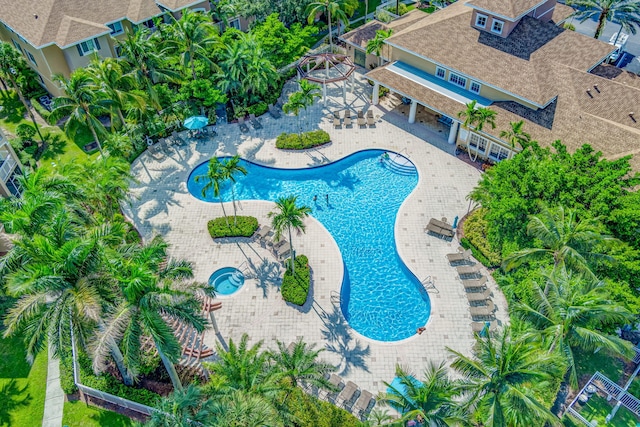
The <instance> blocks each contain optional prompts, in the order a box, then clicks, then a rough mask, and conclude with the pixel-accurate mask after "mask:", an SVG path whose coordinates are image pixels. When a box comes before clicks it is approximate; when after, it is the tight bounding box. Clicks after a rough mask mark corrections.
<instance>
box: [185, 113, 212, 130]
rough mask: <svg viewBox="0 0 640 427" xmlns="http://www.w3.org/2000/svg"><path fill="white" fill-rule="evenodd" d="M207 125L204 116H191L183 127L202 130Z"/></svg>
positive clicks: (206, 119)
mask: <svg viewBox="0 0 640 427" xmlns="http://www.w3.org/2000/svg"><path fill="white" fill-rule="evenodd" d="M207 124H209V119H208V118H206V117H204V116H192V117H188V118H186V119H185V121H184V127H186V128H187V129H191V130H194V129H202V128H203V127H205V126H206V125H207Z"/></svg>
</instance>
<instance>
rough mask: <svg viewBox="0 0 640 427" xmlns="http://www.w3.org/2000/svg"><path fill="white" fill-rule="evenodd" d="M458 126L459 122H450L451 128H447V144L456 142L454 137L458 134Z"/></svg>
mask: <svg viewBox="0 0 640 427" xmlns="http://www.w3.org/2000/svg"><path fill="white" fill-rule="evenodd" d="M459 128H460V123H459V122H456V121H455V120H454V121H453V123H451V129H450V130H449V139H448V140H447V142H448V143H449V144H455V143H456V137H457V136H458V129H459Z"/></svg>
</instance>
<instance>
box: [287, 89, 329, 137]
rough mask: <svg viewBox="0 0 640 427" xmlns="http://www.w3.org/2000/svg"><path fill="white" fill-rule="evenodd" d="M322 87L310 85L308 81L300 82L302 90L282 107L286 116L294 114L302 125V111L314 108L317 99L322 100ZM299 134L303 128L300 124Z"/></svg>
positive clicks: (291, 96) (293, 94) (290, 97)
mask: <svg viewBox="0 0 640 427" xmlns="http://www.w3.org/2000/svg"><path fill="white" fill-rule="evenodd" d="M321 96H322V95H321V92H320V86H319V85H317V84H315V83H310V82H308V81H307V80H300V90H298V91H297V92H294V93H292V94H291V95H290V96H289V100H288V101H287V102H286V103H285V104H284V105H283V106H282V111H284V112H285V113H286V114H289V113H293V114H294V115H295V116H296V117H298V123H300V111H301V110H305V111H306V110H307V108H308V107H310V106H312V105H313V103H314V102H315V100H316V98H320V97H321ZM298 129H299V131H300V132H299V133H298V135H301V134H302V126H301V125H300V124H298Z"/></svg>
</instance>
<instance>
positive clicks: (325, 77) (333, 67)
mask: <svg viewBox="0 0 640 427" xmlns="http://www.w3.org/2000/svg"><path fill="white" fill-rule="evenodd" d="M297 69H298V80H299V79H306V80H308V81H310V82H315V83H320V84H321V85H322V99H323V102H324V105H325V106H326V105H327V85H328V84H329V83H338V82H344V84H343V86H342V96H343V98H344V103H345V104H346V103H347V80H349V78H351V90H352V91H353V72H354V71H355V70H356V66H355V65H354V64H353V61H352V60H351V58H350V57H349V56H347V55H341V54H337V53H318V54H315V55H308V56H305V57H303V58H302V60H301V61H300V62H299V63H298V66H297Z"/></svg>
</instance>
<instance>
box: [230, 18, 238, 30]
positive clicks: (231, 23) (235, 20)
mask: <svg viewBox="0 0 640 427" xmlns="http://www.w3.org/2000/svg"><path fill="white" fill-rule="evenodd" d="M229 26H230V27H231V28H235V29H236V30H239V29H240V20H239V19H237V18H236V19H234V20H233V21H229Z"/></svg>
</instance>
